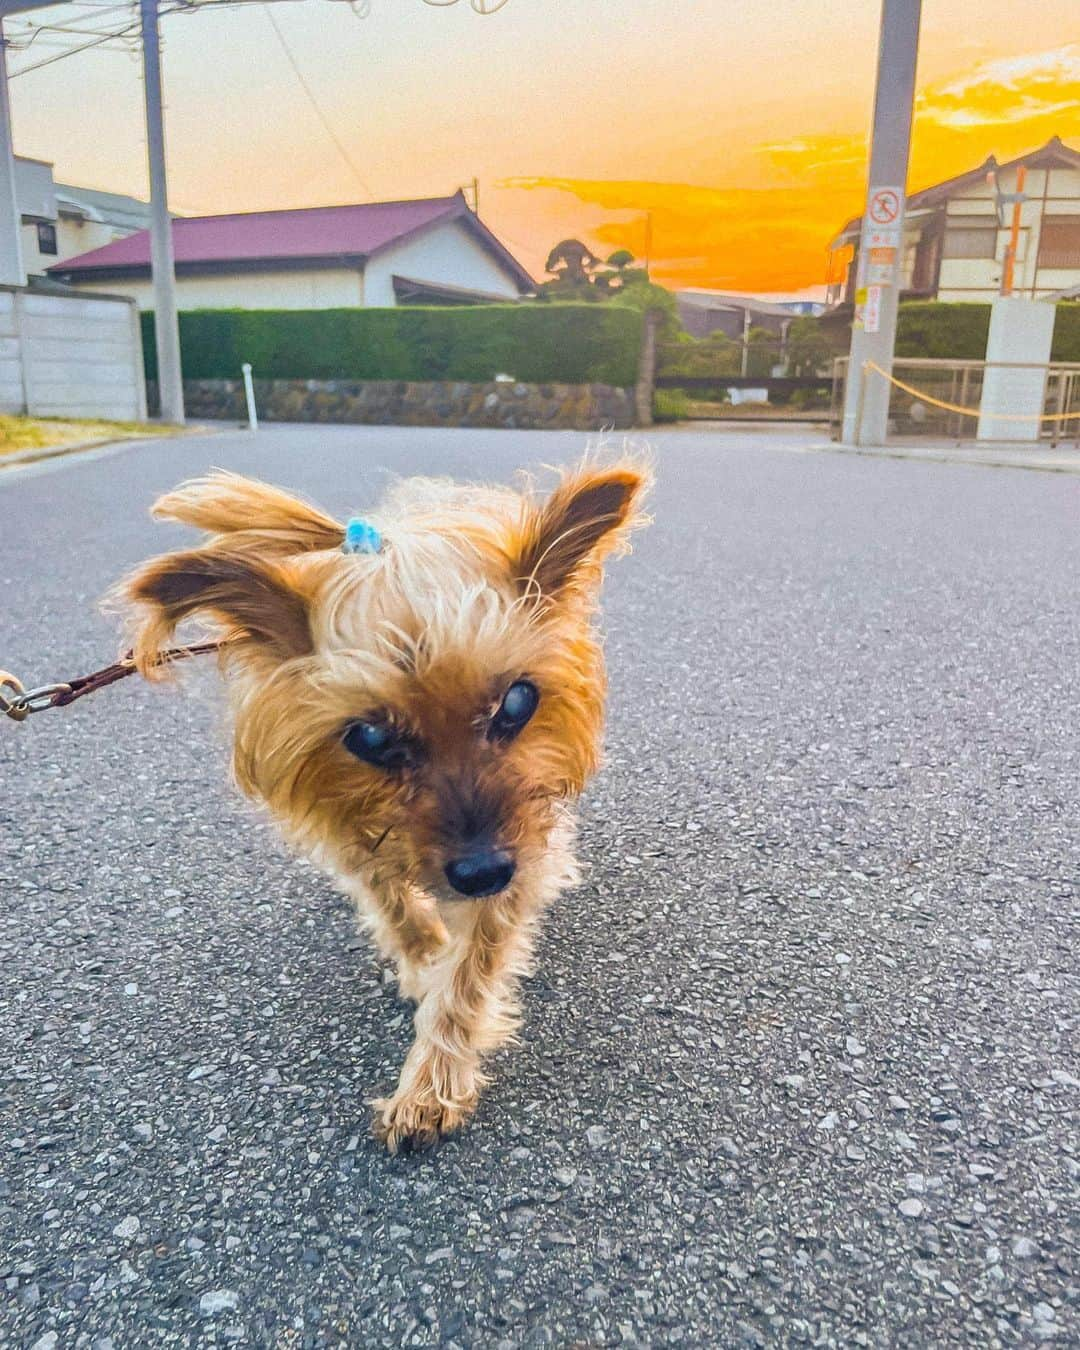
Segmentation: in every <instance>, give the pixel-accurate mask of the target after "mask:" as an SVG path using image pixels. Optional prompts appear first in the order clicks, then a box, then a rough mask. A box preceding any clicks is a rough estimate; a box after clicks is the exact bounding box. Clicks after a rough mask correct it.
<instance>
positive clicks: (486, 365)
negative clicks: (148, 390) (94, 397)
mask: <svg viewBox="0 0 1080 1350" xmlns="http://www.w3.org/2000/svg"><path fill="white" fill-rule="evenodd" d="M142 320H143V351H144V354H145V362H146V375H147V378H148V379H151V380H152V379H156V378H157V353H156V348H155V343H154V321H153V315H152V314H144V315H143V316H142ZM641 330H642V318H641V315H640V314H637V313H635V312H634V311H633V310H630V309H624V308H621V307H618V306H615V305H583V304H578V305H562V304H548V305H533V304H521V305H469V306H461V307H460V308H449V307H441V306H440V307H436V306H432V307H420V306H416V307H413V306H408V307H404V308H401V309H318V310H300V309H277V310H275V309H206V310H191V311H188V312H185V313H183V314H181V315H180V350H181V356H182V360H183V366H184V375H185V377H186V378H187V379H191V380H215V379H232V380H235V379H239V378H240V367H241V365H242V363H243V362H245V361H250V362H251V365H252V369H253V371H254V374H255V377H256V378H257V379H318V380H335V379H341V380H467V381H470V382H482V381H485V380H490V379H491V378H492V377H493V376H494V375H495V374H497V373H499V372H505V373H507V374H509V375H513V376H514V378H515V379H518V380H523V381H526V382H528V383H537V384H547V383H551V382H556V381H557V382H560V383H563V382H565V383H567V384H589V383H593V382H596V383H599V384H614V385H630V384H633V383H634V380H635V378H636V374H637V363H638V350H639V347H640V345H641Z"/></svg>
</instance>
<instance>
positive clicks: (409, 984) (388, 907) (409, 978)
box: [347, 878, 450, 1002]
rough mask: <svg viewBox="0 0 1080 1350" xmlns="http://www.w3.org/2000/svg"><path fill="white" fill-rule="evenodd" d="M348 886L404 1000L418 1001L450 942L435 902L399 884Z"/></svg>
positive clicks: (352, 881)
mask: <svg viewBox="0 0 1080 1350" xmlns="http://www.w3.org/2000/svg"><path fill="white" fill-rule="evenodd" d="M347 886H348V890H349V893H350V894H351V895H352V897H353V899H354V900H355V901H356V905H357V908H358V910H359V912H360V917H361V919H362V920H363V922H364V923H365V924H366V926H367V927H368V928H369V929H370V930H371V934H372V936H373V937H374V939H375V944H376V946H377V947H378V948H379V950H380V951H381V952H382V953H383V955H384V956H387V957H389V958H390V959H391V960H392V961H393V962H394V965H395V967H396V969H397V981H398V988H399V989H400V990H401V993H402V995H403V997H405V998H411V999H415V1000H416V1001H417V1002H419V1001H420V999H421V998H422V997H423V995H424V991H425V989H426V987H427V981H428V972H429V969H430V967H431V964H432V962H433V961H435V960H436V959H437V958H438V957H439V956H440V955H441V954H443V953H445V952H446V951H447V949H448V947H449V943H450V935H449V933H448V932H447V931H446V925H445V924H444V923H443V921H442V919H441V918H440V917H439V911H438V909H437V907H436V905H435V902H434V900H432V899H431V898H430V897H429V896H427V895H424V894H423V892H421V891H419V890H417V889H416V887H415V886H410V885H409V884H408V883H407V882H402V881H389V882H382V883H381V884H380V885H378V886H374V885H370V884H364V883H361V882H359V881H357V880H356V879H355V878H349V879H348V882H347Z"/></svg>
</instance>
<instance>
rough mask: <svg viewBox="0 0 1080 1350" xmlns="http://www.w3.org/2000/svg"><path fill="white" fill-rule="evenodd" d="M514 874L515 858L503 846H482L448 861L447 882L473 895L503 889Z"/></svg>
mask: <svg viewBox="0 0 1080 1350" xmlns="http://www.w3.org/2000/svg"><path fill="white" fill-rule="evenodd" d="M513 875H514V858H513V855H512V854H510V853H508V852H507V851H506V849H504V848H486V849H481V850H478V851H477V852H475V853H467V854H466V855H465V856H464V858H455V859H454V860H453V861H452V862H448V863H447V864H446V879H447V881H449V883H450V885H451V886H453V888H454V890H455V891H458V892H460V894H461V895H467V896H469V897H470V898H475V897H476V896H480V895H496V894H497V893H498V892H499V891H504V890H505V889H506V888H507V886H509V885H510V878H511V877H512V876H513Z"/></svg>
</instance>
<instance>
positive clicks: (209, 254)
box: [48, 192, 533, 290]
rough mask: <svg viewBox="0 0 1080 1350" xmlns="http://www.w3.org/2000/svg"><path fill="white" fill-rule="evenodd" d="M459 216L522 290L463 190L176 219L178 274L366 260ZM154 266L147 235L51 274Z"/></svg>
mask: <svg viewBox="0 0 1080 1350" xmlns="http://www.w3.org/2000/svg"><path fill="white" fill-rule="evenodd" d="M455 219H461V220H462V221H464V222H465V223H466V225H467V226H468V227H469V228H470V229H472V230H473V232H474V233H475V234H476V235H477V238H478V239H479V241H480V242H481V243H483V244H484V245H485V246H486V247H488V249H489V250H490V251H492V252H494V253H496V254H497V255H498V257H499V259H500V261H501V262H502V263H503V265H504V266H505V267H507V268H508V269H509V270H510V271H511V272H512V273H513V274H514V276H515V279H516V280H517V281H518V284H519V286H520V287H521V288H522V289H523V290H529V289H532V285H533V282H532V278H531V277H530V276H529V275H528V273H527V272H526V271H525V269H524V268H523V267H522V266H521V264H520V263H519V262H518V261H517V260H516V259H515V258H514V257H513V256H512V255H511V254H510V253H509V252H508V251H507V250H506V249H505V248H504V247H503V245H502V244H501V243H499V241H498V239H496V237H495V236H494V235H493V234H492V233H491V231H490V230H489V229H488V228H487V226H486V225H484V224H483V223H482V222H481V221H480V220H478V219H477V217H476V216H474V215H473V213H472V212H471V211H470V210H469V208H468V206H467V204H466V202H465V199H464V197H463V196H462V195H461V193H460V192H458V193H455V194H454V195H453V196H452V197H424V198H420V199H419V200H416V201H402V202H365V203H363V204H361V205H358V206H316V207H309V208H305V209H300V210H293V211H251V212H246V213H243V214H240V215H230V216H182V217H179V216H178V217H176V218H175V219H174V220H173V252H174V255H175V259H176V265H177V268H178V269H192V270H198V265H199V264H200V263H206V264H218V265H220V264H222V263H230V262H236V263H248V264H250V263H254V262H263V261H265V262H283V261H287V260H289V259H300V258H303V259H306V260H315V259H320V258H327V259H329V258H336V259H340V258H343V257H347V258H363V257H369V256H370V255H371V254H373V253H377V252H378V251H379V250H380V249H383V248H386V247H387V246H388V245H390V244H394V243H397V242H398V241H400V240H402V239H405V238H407V237H408V236H410V235H413V234H417V233H419V232H421V231H423V230H425V229H428V228H429V227H430V226H432V225H435V224H437V223H440V222H442V221H446V220H455ZM149 267H150V235H149V231H147V230H139V231H138V233H136V234H131V235H128V236H127V237H126V238H124V239H116V240H114V241H113V242H112V243H111V244H105V245H104V247H102V248H95V249H91V250H90V252H89V253H81V254H79V255H78V256H77V257H74V258H65V259H64V261H63V262H58V263H54V264H53V265H52V267H51V268H49V269H48V270H49V271H51V272H58V273H65V274H66V273H69V272H70V273H73V274H83V275H88V274H90V273H96V272H118V271H129V270H130V271H132V272H138V271H141V270H144V269H149Z"/></svg>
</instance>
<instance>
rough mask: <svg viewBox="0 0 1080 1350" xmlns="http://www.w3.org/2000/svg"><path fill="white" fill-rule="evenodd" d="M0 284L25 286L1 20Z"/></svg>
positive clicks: (1, 24)
mask: <svg viewBox="0 0 1080 1350" xmlns="http://www.w3.org/2000/svg"><path fill="white" fill-rule="evenodd" d="M0 282H3V283H4V284H5V285H7V286H25V285H26V268H25V266H24V265H23V251H22V213H21V212H20V210H19V195H18V192H17V191H16V188H15V151H14V149H13V148H12V144H11V104H10V103H9V102H8V73H7V39H6V38H5V37H4V20H3V19H2V18H0Z"/></svg>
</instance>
